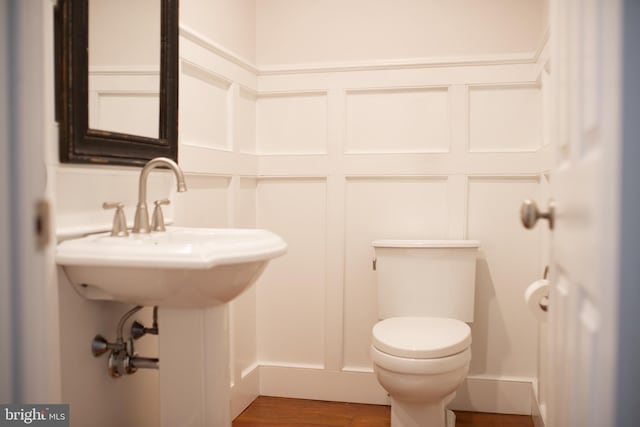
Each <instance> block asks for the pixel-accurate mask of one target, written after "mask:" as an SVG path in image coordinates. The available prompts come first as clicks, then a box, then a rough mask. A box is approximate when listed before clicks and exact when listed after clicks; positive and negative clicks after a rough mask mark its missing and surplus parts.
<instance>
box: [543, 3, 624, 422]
mask: <svg viewBox="0 0 640 427" xmlns="http://www.w3.org/2000/svg"><path fill="white" fill-rule="evenodd" d="M620 7H621V5H620V1H618V0H584V1H580V0H556V1H555V2H554V3H553V5H552V11H551V25H552V26H551V37H552V49H553V51H552V62H551V75H552V78H553V79H554V82H555V83H554V88H555V89H554V111H553V114H552V115H553V118H554V120H555V125H554V132H553V141H554V142H553V143H554V150H555V165H554V168H553V171H552V174H551V179H550V184H551V194H552V198H553V199H554V201H555V205H556V207H555V228H554V230H553V233H552V239H551V240H552V250H551V254H552V270H551V271H552V276H551V278H552V283H553V287H552V290H551V296H550V297H551V309H550V326H549V331H550V332H549V333H550V340H551V342H550V348H551V350H550V355H549V360H548V363H549V365H548V366H549V367H550V370H549V374H550V375H549V376H550V378H549V379H548V380H549V381H550V386H551V387H550V390H549V408H548V411H549V412H548V421H547V427H573V426H575V427H588V426H593V427H613V426H614V422H615V421H614V407H615V402H614V391H615V376H616V370H615V361H616V350H615V349H616V338H615V337H616V329H617V325H616V296H617V270H616V268H617V263H616V259H617V243H618V235H617V228H618V227H617V223H618V216H619V200H618V199H619V196H618V192H619V191H618V190H619V183H618V178H617V177H618V172H619V160H618V152H619V150H620V145H621V142H620V141H621V136H620V100H621V92H620V80H621V73H620V70H621V66H620V54H619V52H620V50H621V41H620V31H621V30H620V29H621V12H620Z"/></svg>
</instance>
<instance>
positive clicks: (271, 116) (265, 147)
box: [256, 92, 327, 154]
mask: <svg viewBox="0 0 640 427" xmlns="http://www.w3.org/2000/svg"><path fill="white" fill-rule="evenodd" d="M256 119H257V120H256V129H257V142H256V144H257V150H258V153H259V154H322V153H326V152H327V94H326V92H302V93H274V94H260V95H259V96H258V101H257V117H256Z"/></svg>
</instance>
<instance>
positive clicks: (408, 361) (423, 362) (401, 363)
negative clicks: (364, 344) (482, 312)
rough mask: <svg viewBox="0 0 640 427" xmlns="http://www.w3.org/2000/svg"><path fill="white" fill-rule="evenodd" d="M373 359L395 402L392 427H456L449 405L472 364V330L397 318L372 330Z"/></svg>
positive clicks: (446, 322)
mask: <svg viewBox="0 0 640 427" xmlns="http://www.w3.org/2000/svg"><path fill="white" fill-rule="evenodd" d="M372 335H373V339H372V345H371V357H372V360H373V366H374V372H375V373H376V376H377V379H378V382H379V383H380V385H382V387H383V388H384V389H385V390H386V391H387V392H388V393H389V396H390V397H391V401H392V402H391V426H392V427H445V426H447V427H453V425H454V424H455V417H453V413H451V414H450V415H449V417H448V418H449V421H448V422H447V413H446V410H445V409H446V405H447V404H448V403H449V402H450V401H451V400H452V399H453V398H454V397H455V390H456V389H457V388H458V387H459V386H460V384H461V383H462V382H463V381H464V378H465V377H466V375H467V372H468V371H469V363H470V361H471V349H470V345H471V329H470V328H469V326H468V325H467V324H466V323H464V322H461V321H459V320H456V319H447V318H437V317H396V318H389V319H385V320H382V321H380V322H378V323H377V324H376V325H375V326H374V327H373V332H372Z"/></svg>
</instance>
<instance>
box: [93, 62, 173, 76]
mask: <svg viewBox="0 0 640 427" xmlns="http://www.w3.org/2000/svg"><path fill="white" fill-rule="evenodd" d="M159 75H160V68H158V67H157V66H154V65H93V66H90V67H89V76H159Z"/></svg>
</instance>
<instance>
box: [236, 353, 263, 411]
mask: <svg viewBox="0 0 640 427" xmlns="http://www.w3.org/2000/svg"><path fill="white" fill-rule="evenodd" d="M259 392H260V370H259V369H258V366H257V365H256V366H255V367H254V368H253V369H251V370H249V371H248V372H247V373H245V374H243V375H242V378H241V379H240V381H238V382H236V383H235V384H233V386H231V403H230V405H231V419H234V418H236V417H237V416H238V415H240V413H242V411H244V410H245V409H246V408H247V406H249V405H250V404H251V402H253V401H254V400H255V399H256V397H258V395H259Z"/></svg>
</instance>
